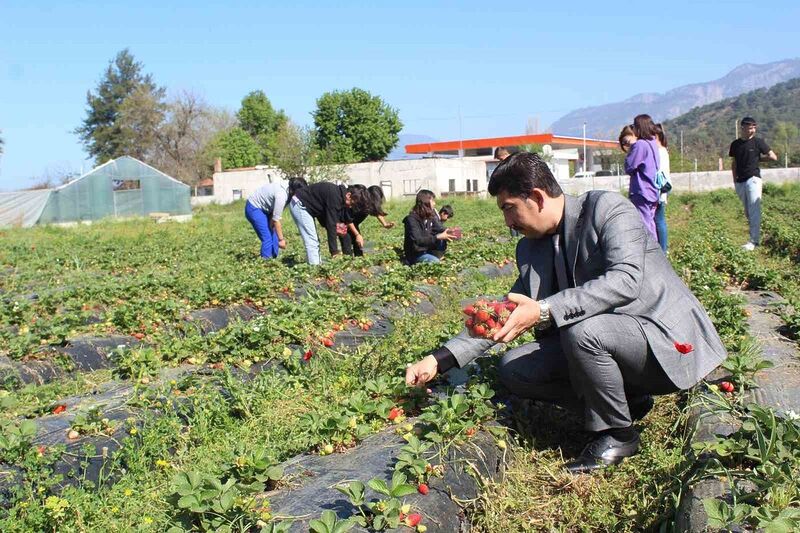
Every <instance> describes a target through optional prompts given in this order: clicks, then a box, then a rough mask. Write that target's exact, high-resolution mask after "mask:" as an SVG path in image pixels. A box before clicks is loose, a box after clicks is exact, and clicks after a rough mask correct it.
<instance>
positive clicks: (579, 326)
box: [406, 153, 726, 473]
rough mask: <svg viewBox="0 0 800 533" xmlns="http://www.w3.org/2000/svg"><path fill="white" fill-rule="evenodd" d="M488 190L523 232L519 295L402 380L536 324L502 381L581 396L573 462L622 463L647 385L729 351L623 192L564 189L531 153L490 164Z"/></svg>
mask: <svg viewBox="0 0 800 533" xmlns="http://www.w3.org/2000/svg"><path fill="white" fill-rule="evenodd" d="M489 193H490V194H491V195H492V196H495V197H496V198H497V205H498V206H499V207H500V209H501V210H502V211H503V216H504V217H505V222H506V225H507V226H509V227H511V228H513V229H516V230H518V231H519V232H520V233H522V234H524V235H525V238H524V239H521V240H520V242H519V244H518V245H517V267H518V269H519V277H518V278H517V281H516V282H515V283H514V286H513V287H512V288H511V291H510V293H509V295H508V297H509V299H510V300H511V301H513V302H516V303H517V304H518V306H517V308H516V309H515V310H514V312H513V313H512V314H511V316H510V317H509V319H508V320H507V322H506V324H505V326H504V327H503V328H502V329H501V330H500V331H498V332H497V333H496V334H495V336H494V339H493V340H487V339H479V338H472V337H470V336H468V335H467V333H466V331H464V332H462V333H461V334H459V335H458V336H456V337H455V338H453V339H451V340H450V341H448V342H447V343H445V345H444V346H443V347H441V348H439V349H438V350H437V351H436V352H434V353H433V354H432V355H429V356H427V357H425V358H424V359H422V360H420V361H418V362H417V363H414V364H413V365H410V366H409V367H408V368H407V370H406V382H407V383H408V384H409V385H417V386H420V385H423V384H424V383H426V382H428V381H430V380H431V379H433V378H434V377H435V376H436V374H437V373H441V372H445V371H447V370H448V369H450V368H452V367H454V366H459V367H463V366H464V365H466V364H468V363H469V362H470V361H472V360H473V359H475V358H476V357H478V356H480V355H481V354H483V352H484V351H486V350H487V349H488V348H490V347H491V346H492V345H493V344H495V343H496V342H504V343H507V342H510V341H512V340H513V339H515V338H516V337H518V336H519V335H520V334H522V333H523V332H525V331H527V330H529V329H531V328H535V329H536V330H537V333H536V342H532V343H529V344H525V345H524V346H520V347H518V348H514V349H512V350H510V351H508V352H506V353H505V355H504V356H503V357H502V359H501V360H500V368H499V371H500V372H499V373H500V378H501V380H502V381H503V383H504V384H505V385H506V386H507V387H508V388H509V389H510V390H511V392H512V393H514V394H515V395H517V396H520V397H525V398H533V399H539V400H547V401H553V402H559V403H565V402H571V401H572V402H575V401H576V400H577V401H580V403H581V404H582V406H583V410H584V414H585V425H586V429H587V430H588V431H590V432H592V439H591V440H590V442H589V444H588V445H587V446H586V448H585V449H584V450H583V452H582V453H581V455H580V456H579V457H578V458H577V459H576V460H575V461H572V462H571V463H568V464H567V465H566V468H567V469H568V470H569V471H571V472H573V473H580V472H589V471H592V470H594V469H597V468H602V467H604V466H606V465H609V464H617V463H619V462H621V461H622V460H623V459H624V458H625V457H630V456H632V455H634V454H635V453H636V452H637V451H638V449H639V434H638V433H637V432H636V430H635V429H634V428H633V421H634V420H637V419H639V418H641V417H643V416H644V415H646V414H647V412H648V411H649V410H650V408H652V405H653V400H652V397H651V395H653V394H668V393H671V392H675V391H677V390H679V389H687V388H689V387H691V386H692V385H694V384H695V383H697V382H698V381H700V380H701V379H703V378H704V377H705V376H706V375H707V374H708V373H709V372H710V371H711V370H713V369H714V368H715V367H716V366H717V365H718V364H719V363H720V362H721V361H722V360H723V359H725V357H726V352H725V348H724V347H723V345H722V342H721V341H720V338H719V335H718V334H717V332H716V330H715V329H714V326H713V324H712V323H711V320H710V319H709V318H708V315H707V314H706V312H705V311H704V310H703V308H702V306H701V305H700V302H698V301H697V299H696V298H695V297H694V295H693V294H692V293H691V291H690V290H689V289H688V288H687V287H686V285H685V284H684V283H683V281H681V279H680V278H679V277H678V276H677V274H675V271H674V270H673V269H672V266H671V265H670V263H669V262H668V261H667V258H666V256H665V255H664V253H663V252H662V251H661V248H660V247H659V245H658V243H657V242H656V241H655V240H653V239H652V237H650V236H649V234H648V232H647V231H646V230H645V228H644V226H643V224H642V222H641V219H640V217H639V215H638V213H637V211H636V209H635V208H634V207H633V205H632V204H631V203H630V202H629V201H628V200H627V199H625V198H624V197H622V196H620V195H619V194H617V193H612V192H605V191H591V192H588V193H586V194H584V195H582V196H579V197H574V196H567V195H564V194H563V193H562V191H561V187H560V186H559V185H558V182H557V181H556V180H555V178H554V177H553V175H552V173H551V172H550V169H549V168H548V167H547V165H546V163H545V162H544V161H542V160H541V159H540V158H539V157H538V156H536V155H535V154H528V153H518V154H514V155H512V156H510V157H509V158H508V159H506V160H505V161H503V162H502V163H501V164H500V165H499V166H498V167H497V169H495V171H494V172H493V173H492V177H491V180H490V181H489Z"/></svg>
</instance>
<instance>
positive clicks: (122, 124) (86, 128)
mask: <svg viewBox="0 0 800 533" xmlns="http://www.w3.org/2000/svg"><path fill="white" fill-rule="evenodd" d="M143 94H145V95H149V97H143ZM132 96H133V97H134V99H135V100H132V101H131V102H129V103H128V105H127V106H125V107H123V104H124V103H125V101H126V100H127V99H128V98H129V97H132ZM163 97H164V89H162V88H159V87H157V86H156V84H155V83H154V82H153V78H152V76H151V75H150V74H142V63H139V62H137V61H136V60H135V59H134V57H133V55H132V54H131V53H130V51H128V49H127V48H126V49H125V50H122V51H121V52H119V53H118V54H117V55H116V57H115V58H114V59H112V60H111V61H110V62H109V64H108V67H107V68H106V71H105V74H104V76H103V79H102V80H101V81H100V83H99V84H98V85H97V89H96V91H95V93H92V92H91V91H88V92H87V93H86V104H87V109H86V118H85V119H84V120H83V124H82V125H81V126H80V127H78V128H76V129H75V133H76V134H78V135H79V136H80V138H81V142H82V143H83V145H84V146H85V147H86V151H87V152H88V153H89V155H90V156H92V157H94V158H95V161H96V163H98V164H101V163H104V162H106V161H108V160H109V159H113V158H115V157H119V156H123V155H134V154H136V155H140V154H142V153H146V152H147V150H148V148H150V147H149V146H143V145H142V142H149V141H142V140H141V139H139V140H135V141H134V143H133V144H135V150H132V148H131V146H132V142H131V138H130V132H131V131H137V130H141V129H142V127H143V125H140V124H136V123H131V122H130V120H127V121H125V120H121V118H120V117H121V116H124V117H142V116H146V117H147V120H148V121H152V120H153V113H156V114H158V113H163V108H162V107H161V106H162V104H161V101H162V99H163ZM137 102H145V103H147V105H152V106H155V108H154V109H151V110H149V111H142V112H135V111H134V110H133V109H131V107H132V106H134V105H136V103H137ZM121 110H126V111H127V112H126V113H124V115H123V114H122V113H121ZM131 120H132V119H131ZM148 127H149V126H148Z"/></svg>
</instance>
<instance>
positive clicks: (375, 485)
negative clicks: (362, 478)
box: [367, 478, 392, 496]
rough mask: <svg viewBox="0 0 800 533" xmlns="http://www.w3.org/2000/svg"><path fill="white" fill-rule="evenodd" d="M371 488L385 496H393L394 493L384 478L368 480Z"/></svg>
mask: <svg viewBox="0 0 800 533" xmlns="http://www.w3.org/2000/svg"><path fill="white" fill-rule="evenodd" d="M367 485H369V488H371V489H372V490H374V491H375V492H377V493H378V494H383V495H384V496H391V495H392V493H391V491H390V490H389V487H388V486H387V485H386V482H385V481H384V480H382V479H378V478H372V479H370V480H369V481H368V482H367Z"/></svg>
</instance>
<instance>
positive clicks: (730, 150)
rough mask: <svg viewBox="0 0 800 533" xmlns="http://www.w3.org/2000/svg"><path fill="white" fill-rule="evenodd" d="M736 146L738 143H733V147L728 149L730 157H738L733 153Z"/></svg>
mask: <svg viewBox="0 0 800 533" xmlns="http://www.w3.org/2000/svg"><path fill="white" fill-rule="evenodd" d="M735 144H736V141H733V142H732V143H731V147H730V148H728V157H736V153H735V152H734V151H733V147H734V145H735Z"/></svg>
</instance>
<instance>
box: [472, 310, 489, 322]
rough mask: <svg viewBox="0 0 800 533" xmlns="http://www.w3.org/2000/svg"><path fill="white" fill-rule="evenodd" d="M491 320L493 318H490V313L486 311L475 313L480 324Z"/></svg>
mask: <svg viewBox="0 0 800 533" xmlns="http://www.w3.org/2000/svg"><path fill="white" fill-rule="evenodd" d="M489 318H491V317H490V316H489V313H487V312H486V311H484V310H483V309H481V310H480V311H478V312H477V313H475V319H476V320H477V321H478V322H486V321H487V320H489Z"/></svg>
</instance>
